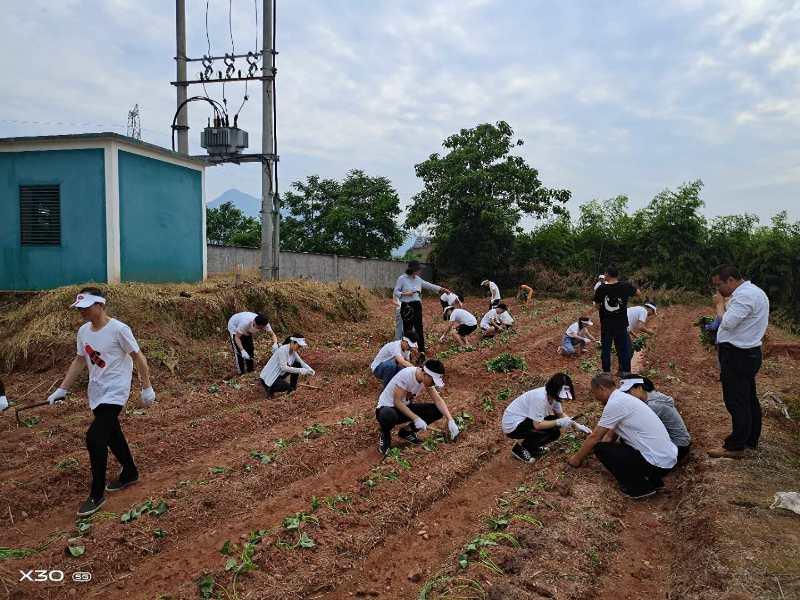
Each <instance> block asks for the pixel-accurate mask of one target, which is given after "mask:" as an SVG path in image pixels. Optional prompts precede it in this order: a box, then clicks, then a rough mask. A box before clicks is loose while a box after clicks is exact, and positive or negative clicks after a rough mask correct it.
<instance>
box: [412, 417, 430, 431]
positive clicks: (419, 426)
mask: <svg viewBox="0 0 800 600" xmlns="http://www.w3.org/2000/svg"><path fill="white" fill-rule="evenodd" d="M414 427H415V428H416V430H417V431H425V430H426V429H427V428H428V424H427V423H426V422H425V420H424V419H420V418H419V417H417V418H416V419H414Z"/></svg>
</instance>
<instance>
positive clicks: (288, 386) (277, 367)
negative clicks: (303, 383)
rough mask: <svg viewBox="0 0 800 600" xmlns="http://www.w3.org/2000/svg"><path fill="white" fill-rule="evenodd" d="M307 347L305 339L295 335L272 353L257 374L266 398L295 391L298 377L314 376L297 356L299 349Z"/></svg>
mask: <svg viewBox="0 0 800 600" xmlns="http://www.w3.org/2000/svg"><path fill="white" fill-rule="evenodd" d="M307 346H308V343H307V342H306V339H305V338H304V337H303V336H302V335H300V334H299V333H296V334H294V335H290V336H289V337H287V338H286V339H285V340H284V341H283V344H282V345H281V346H280V347H279V348H278V349H277V350H275V351H274V352H273V353H272V356H270V358H269V360H268V361H267V364H265V365H264V368H263V369H261V373H260V374H259V378H260V380H261V385H263V386H264V390H265V392H266V394H267V398H272V397H273V396H274V395H275V394H276V393H278V392H293V391H294V390H296V389H297V380H298V379H299V378H300V375H314V373H315V371H314V369H312V368H311V367H309V366H308V365H307V364H306V362H305V361H304V360H303V359H302V358H300V354H298V352H299V351H300V348H305V347H307Z"/></svg>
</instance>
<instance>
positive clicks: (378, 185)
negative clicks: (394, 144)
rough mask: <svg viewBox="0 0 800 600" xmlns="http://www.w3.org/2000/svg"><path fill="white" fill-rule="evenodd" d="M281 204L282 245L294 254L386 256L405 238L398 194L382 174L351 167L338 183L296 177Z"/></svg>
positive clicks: (314, 178)
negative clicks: (285, 213)
mask: <svg viewBox="0 0 800 600" xmlns="http://www.w3.org/2000/svg"><path fill="white" fill-rule="evenodd" d="M292 189H293V190H294V191H290V192H287V193H286V195H285V196H284V198H283V204H284V206H285V208H287V209H288V211H289V215H288V216H287V217H285V218H284V219H283V220H282V221H281V246H282V248H283V249H284V250H293V251H296V252H323V253H329V254H339V255H343V256H367V257H370V258H390V257H391V252H392V249H393V248H396V247H397V246H399V245H400V244H401V243H402V242H403V229H402V228H401V227H400V226H399V225H398V224H397V221H396V220H395V219H396V217H397V216H398V215H399V214H400V197H399V196H398V195H397V192H396V191H395V189H394V188H393V187H392V184H391V182H390V181H389V180H388V179H387V178H386V177H370V176H369V175H367V174H366V173H364V171H361V170H358V169H354V170H352V171H350V172H348V173H347V176H346V177H345V179H344V181H342V182H341V183H340V182H338V181H336V180H334V179H321V178H320V177H319V176H318V175H310V176H309V177H307V178H306V181H305V183H303V182H301V181H295V182H294V183H293V184H292Z"/></svg>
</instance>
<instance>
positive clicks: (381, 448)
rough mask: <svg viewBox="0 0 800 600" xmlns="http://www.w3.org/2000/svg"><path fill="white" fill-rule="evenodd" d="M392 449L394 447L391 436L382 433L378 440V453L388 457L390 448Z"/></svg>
mask: <svg viewBox="0 0 800 600" xmlns="http://www.w3.org/2000/svg"><path fill="white" fill-rule="evenodd" d="M391 447H392V438H391V434H388V433H383V432H381V435H380V437H379V438H378V453H379V454H380V455H381V456H386V453H387V452H389V448H391Z"/></svg>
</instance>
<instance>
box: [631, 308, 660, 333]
mask: <svg viewBox="0 0 800 600" xmlns="http://www.w3.org/2000/svg"><path fill="white" fill-rule="evenodd" d="M657 314H658V309H657V308H656V305H655V304H653V303H652V302H646V303H645V304H644V305H642V306H631V307H629V308H628V333H629V334H631V336H633V335H634V334H637V333H647V334H649V335H653V334H654V333H655V331H653V330H652V329H648V328H647V327H645V323H647V317H649V316H651V315H657Z"/></svg>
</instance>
